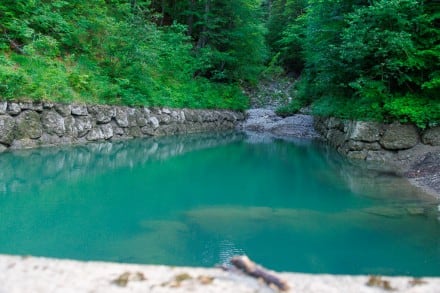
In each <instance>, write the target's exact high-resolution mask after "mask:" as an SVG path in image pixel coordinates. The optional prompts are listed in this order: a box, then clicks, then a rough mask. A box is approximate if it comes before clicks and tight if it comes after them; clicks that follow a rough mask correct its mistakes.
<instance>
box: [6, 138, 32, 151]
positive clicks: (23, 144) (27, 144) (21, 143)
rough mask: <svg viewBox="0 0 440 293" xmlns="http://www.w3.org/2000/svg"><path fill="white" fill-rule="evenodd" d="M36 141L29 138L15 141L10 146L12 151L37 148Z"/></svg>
mask: <svg viewBox="0 0 440 293" xmlns="http://www.w3.org/2000/svg"><path fill="white" fill-rule="evenodd" d="M37 146H38V144H37V140H35V139H31V138H22V139H16V140H14V142H13V143H12V145H11V149H13V150H21V149H30V148H35V147H37Z"/></svg>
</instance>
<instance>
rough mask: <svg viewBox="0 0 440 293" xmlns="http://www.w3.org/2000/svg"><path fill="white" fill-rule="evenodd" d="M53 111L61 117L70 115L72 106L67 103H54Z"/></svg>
mask: <svg viewBox="0 0 440 293" xmlns="http://www.w3.org/2000/svg"><path fill="white" fill-rule="evenodd" d="M54 108H55V111H57V112H58V114H60V115H61V116H63V117H67V116H70V114H71V113H72V107H71V106H70V105H69V104H58V103H57V104H55V106H54Z"/></svg>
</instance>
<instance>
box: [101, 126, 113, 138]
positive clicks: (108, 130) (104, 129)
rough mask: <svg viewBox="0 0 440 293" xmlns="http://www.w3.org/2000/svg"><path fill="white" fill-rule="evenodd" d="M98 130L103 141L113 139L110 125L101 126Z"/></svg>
mask: <svg viewBox="0 0 440 293" xmlns="http://www.w3.org/2000/svg"><path fill="white" fill-rule="evenodd" d="M100 128H101V131H102V135H103V136H104V139H110V138H112V137H113V128H112V126H111V124H103V125H101V126H100Z"/></svg>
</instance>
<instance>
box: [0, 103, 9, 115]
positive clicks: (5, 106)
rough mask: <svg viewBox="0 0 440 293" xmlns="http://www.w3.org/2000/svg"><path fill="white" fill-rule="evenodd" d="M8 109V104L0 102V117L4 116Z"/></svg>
mask: <svg viewBox="0 0 440 293" xmlns="http://www.w3.org/2000/svg"><path fill="white" fill-rule="evenodd" d="M7 109H8V102H0V115H3V114H6V110H7Z"/></svg>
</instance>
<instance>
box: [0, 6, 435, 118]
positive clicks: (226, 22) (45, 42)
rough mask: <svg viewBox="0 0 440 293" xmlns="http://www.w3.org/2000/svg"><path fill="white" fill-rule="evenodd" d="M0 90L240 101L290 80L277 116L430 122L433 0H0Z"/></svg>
mask: <svg viewBox="0 0 440 293" xmlns="http://www.w3.org/2000/svg"><path fill="white" fill-rule="evenodd" d="M0 51H1V54H0V99H32V100H51V101H61V102H68V101H85V102H88V103H109V104H126V105H148V106H171V107H192V108H231V109H236V110H242V109H246V108H247V107H249V99H248V98H247V97H246V96H245V95H244V91H243V88H245V87H251V86H253V85H255V84H256V83H258V82H259V80H261V79H263V78H271V79H276V78H278V77H280V76H288V77H289V78H292V79H296V80H297V82H296V86H295V87H294V88H293V89H292V95H293V96H294V97H295V98H294V99H293V101H292V103H291V104H289V105H287V106H284V107H282V108H280V109H279V113H280V114H283V115H287V114H290V113H294V112H296V111H298V110H299V109H300V108H301V107H303V106H306V105H311V109H312V111H313V112H314V113H315V114H317V115H334V116H339V117H343V118H356V119H369V120H379V121H392V120H396V119H397V120H400V121H402V122H408V121H411V122H415V123H417V124H418V125H419V126H420V127H426V126H428V125H430V124H431V125H435V124H436V123H439V122H440V3H439V1H435V0H433V1H421V0H377V1H371V0H369V1H366V0H353V1H342V0H327V1H324V0H235V1H227V0H182V1H177V0H89V1H80V0H51V1H49V0H2V1H1V2H0Z"/></svg>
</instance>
